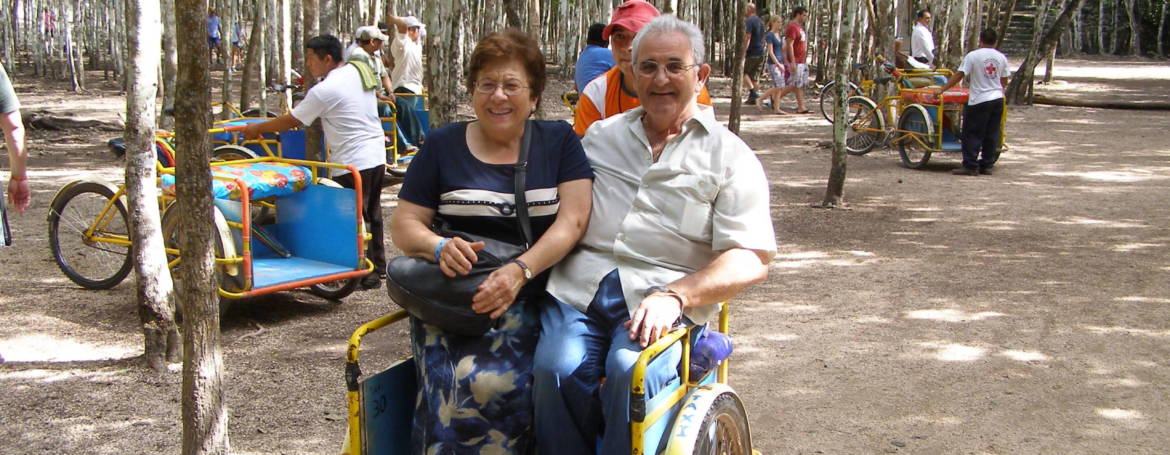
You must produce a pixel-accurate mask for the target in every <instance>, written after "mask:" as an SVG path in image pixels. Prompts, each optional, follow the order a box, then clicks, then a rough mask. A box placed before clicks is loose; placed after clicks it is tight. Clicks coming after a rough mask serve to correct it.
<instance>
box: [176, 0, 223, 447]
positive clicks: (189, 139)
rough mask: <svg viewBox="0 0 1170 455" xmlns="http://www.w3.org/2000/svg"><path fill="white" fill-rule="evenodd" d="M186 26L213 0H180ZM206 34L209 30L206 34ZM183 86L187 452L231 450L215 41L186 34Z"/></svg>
mask: <svg viewBox="0 0 1170 455" xmlns="http://www.w3.org/2000/svg"><path fill="white" fill-rule="evenodd" d="M175 19H176V25H177V29H178V30H203V29H204V27H205V24H206V22H205V21H206V20H207V0H176V2H175ZM200 37H202V34H200ZM178 55H179V61H180V62H181V64H180V65H179V77H178V83H179V86H178V89H179V93H182V94H183V96H182V97H180V98H179V99H178V101H177V102H176V104H175V116H176V123H177V128H176V130H175V140H176V142H178V143H180V144H184V147H183V152H184V153H180V154H179V156H178V157H177V158H178V163H177V165H176V177H177V178H176V179H175V181H176V182H175V186H176V193H177V197H178V199H177V202H176V206H175V207H174V208H172V210H178V211H179V212H178V216H179V219H181V220H190V221H189V222H183V223H180V224H179V239H180V249H181V250H182V252H183V260H182V261H180V262H179V271H180V273H181V276H182V277H183V279H182V280H179V287H178V295H179V301H180V305H181V307H182V309H183V334H184V337H183V338H184V339H183V392H182V396H183V400H182V415H183V449H182V454H183V455H204V454H216V455H218V454H226V453H227V451H228V434H227V423H228V413H227V408H226V407H225V405H224V384H223V354H222V352H221V350H220V332H219V308H218V301H219V298H218V295H217V294H216V291H215V290H216V280H215V277H214V275H213V267H214V255H213V252H214V250H213V249H212V245H211V240H212V237H211V235H212V232H211V227H212V223H208V222H206V220H207V219H208V216H209V214H211V213H212V205H211V173H210V169H209V166H208V158H209V157H208V150H209V148H210V140H209V137H208V135H207V127H208V126H210V125H211V111H210V110H209V109H208V105H209V104H210V102H211V74H210V73H209V72H208V66H209V62H208V59H207V41H206V40H204V39H184V40H181V41H179V42H178Z"/></svg>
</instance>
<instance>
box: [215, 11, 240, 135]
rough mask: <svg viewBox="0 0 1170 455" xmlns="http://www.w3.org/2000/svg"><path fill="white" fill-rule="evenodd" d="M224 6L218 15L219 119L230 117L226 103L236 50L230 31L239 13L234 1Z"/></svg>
mask: <svg viewBox="0 0 1170 455" xmlns="http://www.w3.org/2000/svg"><path fill="white" fill-rule="evenodd" d="M226 3H227V5H226V7H225V8H222V9H219V10H217V11H219V13H220V14H219V17H220V18H221V19H222V20H223V30H224V31H223V33H221V34H220V46H221V47H222V48H223V51H222V52H221V54H223V79H221V80H220V87H221V90H222V91H221V93H220V102H221V103H223V106H220V119H221V120H227V119H229V118H231V117H232V110H231V109H228V107H227V105H228V103H231V102H232V82H233V81H232V80H233V79H235V78H234V77H232V76H233V73H235V68H234V67H232V62H233V60H232V54H234V53H235V52H236V49H235V46H233V45H232V32H233V31H234V30H235V29H234V28H233V27H235V26H236V24H235V23H236V21H238V20H239V19H238V18H239V17H242V16H241V15H240V12H239V11H236V9H235V8H234V6H235V2H233V1H228V2H226Z"/></svg>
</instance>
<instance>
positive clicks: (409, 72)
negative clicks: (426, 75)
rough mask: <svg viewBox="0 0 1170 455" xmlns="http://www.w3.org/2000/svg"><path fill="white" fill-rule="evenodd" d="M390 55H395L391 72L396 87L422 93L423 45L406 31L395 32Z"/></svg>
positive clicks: (391, 79) (391, 78)
mask: <svg viewBox="0 0 1170 455" xmlns="http://www.w3.org/2000/svg"><path fill="white" fill-rule="evenodd" d="M390 55H392V56H394V71H393V72H391V74H390V81H391V82H393V83H394V87H395V88H397V87H405V88H407V89H409V90H410V91H412V92H414V93H415V94H420V93H422V89H423V81H422V77H423V75H422V72H423V66H422V46H421V45H419V44H418V43H416V42H415V41H414V40H412V39H410V36H407V35H406V34H405V33H395V35H394V39H393V40H392V41H391V42H390Z"/></svg>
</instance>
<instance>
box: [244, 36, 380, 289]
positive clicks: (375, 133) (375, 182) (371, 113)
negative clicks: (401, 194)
mask: <svg viewBox="0 0 1170 455" xmlns="http://www.w3.org/2000/svg"><path fill="white" fill-rule="evenodd" d="M305 48H306V49H307V50H308V52H305V66H308V67H309V73H310V74H311V75H312V76H313V77H314V78H322V77H323V78H325V79H324V80H322V81H321V82H319V83H317V85H314V86H313V88H311V89H309V93H307V94H306V95H305V99H304V100H302V101H301V102H300V104H297V106H296V107H295V108H293V110H292V113H291V114H284V115H282V116H280V117H277V118H274V119H272V120H269V121H266V122H262V123H249V124H248V126H247V129H246V130H244V137H246V138H248V139H256V138H259V137H260V134H261V133H277V132H281V131H285V130H289V129H292V128H297V127H300V126H302V125H309V124H312V123H313V121H315V120H317V119H321V127H322V129H323V130H324V131H325V142H326V143H327V144H328V145H329V153H330V157H329V158H330V159H329V161H330V162H333V163H338V164H345V165H349V166H352V167H353V168H354V169H357V170H358V172H359V174H361V183H362V215H363V217H364V218H365V221H366V222H367V223H369V226H370V228H369V232H370V235H372V236H373V238H372V239H370V242H369V243H368V244H367V248H366V257H368V258H369V259H370V261H372V262H373V263H374V270H375V272H376V273H371V274H369V275H367V276H366V277H365V278H363V279H362V287H363V288H366V289H372V288H376V287H378V286H379V285H381V279H380V278H379V275H381V274H384V273H385V271H386V248H385V246H384V245H383V238H384V236H383V234H382V204H381V199H382V179H383V177H384V176H385V172H386V171H385V164H386V157H385V152H384V149H383V147H384V145H383V144H384V143H385V139H384V136H383V133H382V124H381V123H380V122H379V121H378V115H377V102H376V101H375V100H376V98H375V97H374V91H373V90H364V89H363V88H362V79H361V75H359V74H358V71H357V69H356V68H355V67H354V66H353V65H349V64H346V63H345V62H344V61H343V60H342V59H341V41H340V40H338V39H337V38H336V37H334V36H333V35H321V36H317V37H315V38H313V39H310V40H309V41H308V42H306V43H305ZM332 178H333V180H334V181H336V182H337V183H339V184H341V186H344V187H346V188H353V187H354V186H355V185H354V177H353V175H350V172H349V171H336V170H335V171H333V174H332Z"/></svg>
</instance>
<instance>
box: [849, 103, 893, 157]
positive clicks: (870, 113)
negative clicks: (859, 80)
mask: <svg viewBox="0 0 1170 455" xmlns="http://www.w3.org/2000/svg"><path fill="white" fill-rule="evenodd" d="M846 102H847V103H848V112H847V113H846V114H845V119H846V121H847V123H848V126H847V127H846V128H845V153H848V154H850V155H855V156H860V155H864V154H866V153H869V152H870V151H871V150H873V148H874V147H876V146H877V145H878V144H880V143H881V142H882V139H883V138H884V137H885V135H886V120H885V117H884V116H883V115H882V111H879V110H878V108H877V104H875V103H874V102H873V100H871V99H869V98H866V97H864V96H853V97H850V98H849V99H848V100H846ZM857 127H861V128H865V129H867V130H874V129H876V130H878V131H854V128H857Z"/></svg>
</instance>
